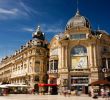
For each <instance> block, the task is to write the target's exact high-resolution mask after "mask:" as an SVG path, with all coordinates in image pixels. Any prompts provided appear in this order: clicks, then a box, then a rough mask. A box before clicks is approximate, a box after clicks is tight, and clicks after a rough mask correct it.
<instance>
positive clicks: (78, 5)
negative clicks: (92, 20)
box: [77, 0, 79, 12]
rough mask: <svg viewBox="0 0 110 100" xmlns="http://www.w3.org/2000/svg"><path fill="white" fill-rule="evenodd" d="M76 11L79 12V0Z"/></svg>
mask: <svg viewBox="0 0 110 100" xmlns="http://www.w3.org/2000/svg"><path fill="white" fill-rule="evenodd" d="M77 12H79V1H78V0H77Z"/></svg>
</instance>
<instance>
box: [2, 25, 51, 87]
mask: <svg viewBox="0 0 110 100" xmlns="http://www.w3.org/2000/svg"><path fill="white" fill-rule="evenodd" d="M48 54H49V50H48V42H47V41H46V40H45V35H44V33H43V32H42V31H41V30H40V27H39V26H38V28H37V30H36V31H35V32H34V33H33V39H32V40H30V41H29V42H27V43H26V45H24V46H21V48H20V50H17V51H16V52H15V54H13V55H11V56H10V57H6V58H4V59H2V61H1V63H0V82H1V83H4V82H5V83H11V84H27V85H30V86H31V87H32V88H33V87H34V85H35V84H38V83H47V80H44V79H45V76H46V75H47V68H48V67H47V66H48Z"/></svg>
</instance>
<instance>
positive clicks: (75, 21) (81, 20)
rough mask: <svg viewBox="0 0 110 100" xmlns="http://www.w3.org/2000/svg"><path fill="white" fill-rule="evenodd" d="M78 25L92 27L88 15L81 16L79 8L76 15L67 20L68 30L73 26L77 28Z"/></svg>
mask: <svg viewBox="0 0 110 100" xmlns="http://www.w3.org/2000/svg"><path fill="white" fill-rule="evenodd" d="M76 27H86V28H91V26H90V23H89V21H88V19H87V18H86V17H84V16H81V15H80V12H79V10H77V12H76V14H75V16H74V17H72V18H71V19H70V20H69V21H68V22H67V25H66V30H68V29H71V28H76Z"/></svg>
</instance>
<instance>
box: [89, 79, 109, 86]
mask: <svg viewBox="0 0 110 100" xmlns="http://www.w3.org/2000/svg"><path fill="white" fill-rule="evenodd" d="M89 85H91V86H96V85H110V82H109V81H108V80H98V81H95V82H92V83H91V84H89Z"/></svg>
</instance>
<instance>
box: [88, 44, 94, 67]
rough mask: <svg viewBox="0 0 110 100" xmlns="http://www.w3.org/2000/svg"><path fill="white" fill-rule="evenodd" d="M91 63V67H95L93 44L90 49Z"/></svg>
mask: <svg viewBox="0 0 110 100" xmlns="http://www.w3.org/2000/svg"><path fill="white" fill-rule="evenodd" d="M89 63H90V66H91V67H93V66H94V54H93V44H91V45H90V47H89Z"/></svg>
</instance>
